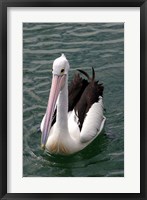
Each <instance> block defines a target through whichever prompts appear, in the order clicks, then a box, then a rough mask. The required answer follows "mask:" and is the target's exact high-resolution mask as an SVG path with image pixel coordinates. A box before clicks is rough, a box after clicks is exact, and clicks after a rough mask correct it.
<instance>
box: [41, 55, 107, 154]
mask: <svg viewBox="0 0 147 200" xmlns="http://www.w3.org/2000/svg"><path fill="white" fill-rule="evenodd" d="M69 69H70V66H69V62H68V60H67V59H66V57H65V55H64V54H62V55H61V56H60V57H59V58H57V59H55V61H54V62H53V71H52V74H53V77H52V84H51V90H50V95H49V100H48V105H47V109H46V113H45V115H44V117H43V119H42V122H41V127H40V128H41V132H42V136H41V146H42V148H43V149H46V150H47V151H48V152H49V153H51V154H60V155H70V154H73V153H76V152H78V151H80V150H82V149H84V148H85V147H86V146H87V145H89V144H90V143H91V142H92V141H93V140H94V139H95V138H96V137H97V136H98V135H99V134H100V132H101V131H102V129H103V127H104V123H105V120H106V118H105V117H104V115H103V89H104V87H103V85H102V84H99V83H98V81H95V72H94V69H93V68H92V69H93V77H92V78H90V77H89V75H88V74H87V73H86V72H84V71H83V70H79V71H80V73H82V74H84V75H85V77H86V78H87V79H84V78H82V77H81V76H80V75H79V73H78V74H75V76H74V79H73V81H72V82H71V84H70V86H69V87H68V72H69Z"/></svg>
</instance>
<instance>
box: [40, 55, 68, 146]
mask: <svg viewBox="0 0 147 200" xmlns="http://www.w3.org/2000/svg"><path fill="white" fill-rule="evenodd" d="M69 68H70V66H69V63H68V60H67V59H66V57H65V55H64V54H62V55H61V56H60V57H59V58H57V59H55V60H54V62H53V71H52V73H53V77H52V84H51V90H50V95H49V100H48V105H47V109H46V116H45V123H44V127H43V132H42V137H41V147H42V148H43V149H44V148H45V145H46V142H47V139H48V136H49V132H50V128H51V123H52V117H53V114H54V110H55V105H56V101H57V98H58V95H59V93H60V91H61V90H62V89H63V88H64V85H65V83H66V76H67V74H68V70H69Z"/></svg>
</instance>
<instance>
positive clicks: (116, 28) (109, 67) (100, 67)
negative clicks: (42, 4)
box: [23, 23, 124, 177]
mask: <svg viewBox="0 0 147 200" xmlns="http://www.w3.org/2000/svg"><path fill="white" fill-rule="evenodd" d="M61 53H64V54H65V55H66V57H67V59H68V60H69V63H70V66H71V69H70V73H69V82H70V81H71V80H72V78H73V75H74V73H75V72H76V69H78V68H81V69H83V70H85V71H87V72H88V73H89V74H91V67H94V69H95V72H96V79H97V80H99V81H100V82H102V83H103V84H104V88H105V89H104V106H105V108H106V111H105V116H106V118H107V121H106V124H105V128H104V130H103V132H102V133H101V134H100V135H99V136H98V137H97V138H96V140H95V141H94V142H92V143H91V144H90V145H89V146H88V147H87V148H85V149H84V150H83V151H81V152H78V153H77V154H75V155H72V156H68V157H63V156H53V155H50V154H48V153H47V152H43V151H42V150H41V148H40V138H41V133H40V131H38V128H39V127H40V123H41V120H42V118H43V116H44V113H45V111H46V106H47V101H48V95H49V91H50V84H51V77H52V73H51V69H52V63H53V60H54V59H55V58H57V57H59V56H60V55H61ZM23 176H25V177H30V176H31V177H114V176H115V177H122V176H124V25H123V24H122V23H24V24H23Z"/></svg>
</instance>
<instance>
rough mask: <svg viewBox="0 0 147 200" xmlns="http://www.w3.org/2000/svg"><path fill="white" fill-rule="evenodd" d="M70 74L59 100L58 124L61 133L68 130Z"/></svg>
mask: <svg viewBox="0 0 147 200" xmlns="http://www.w3.org/2000/svg"><path fill="white" fill-rule="evenodd" d="M67 114H68V75H67V76H66V81H65V85H64V87H63V89H62V90H61V91H60V94H59V97H58V102H57V116H56V125H57V128H58V130H59V132H60V133H62V132H64V133H67V132H68V119H67Z"/></svg>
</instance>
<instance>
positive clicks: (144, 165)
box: [0, 0, 147, 200]
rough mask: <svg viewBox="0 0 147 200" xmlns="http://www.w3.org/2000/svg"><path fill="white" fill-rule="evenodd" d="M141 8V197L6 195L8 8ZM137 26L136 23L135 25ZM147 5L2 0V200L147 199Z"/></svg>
mask: <svg viewBox="0 0 147 200" xmlns="http://www.w3.org/2000/svg"><path fill="white" fill-rule="evenodd" d="M8 7H140V45H141V46H140V47H141V48H140V91H141V94H140V116H141V117H140V125H141V129H140V152H141V153H140V158H141V162H140V193H123V194H122V193H110V194H108V193H107V194H102V193H88V194H87V193H84V194H82V193H74V194H71V193H62V194H59V193H56V194H53V193H43V194H41V193H40V194H38V193H31V194H30V193H28V194H27V193H19V194H18V193H7V8H8ZM134 23H135V22H134ZM146 85H147V1H146V0H92V1H91V0H78V1H77V0H71V1H69V0H42V1H41V0H0V199H11V200H12V199H23V200H25V199H121V200H122V199H138V200H140V199H141V200H144V199H147V133H146V131H147V128H146V127H147V125H146V124H147V123H145V120H146V111H147V107H146V104H145V103H146V99H147V92H146V88H147V87H146ZM134 175H135V174H134Z"/></svg>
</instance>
